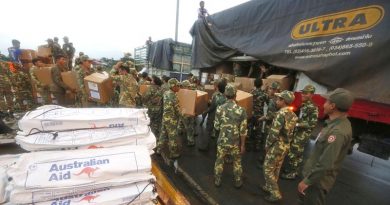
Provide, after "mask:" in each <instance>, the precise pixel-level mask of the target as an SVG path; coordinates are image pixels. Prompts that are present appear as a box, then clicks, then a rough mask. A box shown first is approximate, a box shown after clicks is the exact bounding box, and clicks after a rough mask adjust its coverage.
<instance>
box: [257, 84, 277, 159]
mask: <svg viewBox="0 0 390 205" xmlns="http://www.w3.org/2000/svg"><path fill="white" fill-rule="evenodd" d="M279 91H280V83H278V82H272V84H271V86H270V87H269V88H268V93H267V100H268V102H267V113H266V114H265V115H264V116H263V117H261V118H260V119H259V122H260V123H261V122H263V121H265V129H264V135H265V136H266V137H265V138H264V139H263V140H264V141H266V140H267V137H268V135H269V130H270V127H271V124H272V121H273V119H274V117H275V113H276V112H277V111H278V108H277V107H276V96H275V93H277V92H279ZM264 156H265V152H262V153H261V154H260V156H259V161H260V162H263V160H264Z"/></svg>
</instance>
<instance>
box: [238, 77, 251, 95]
mask: <svg viewBox="0 0 390 205" xmlns="http://www.w3.org/2000/svg"><path fill="white" fill-rule="evenodd" d="M234 82H236V83H241V90H242V91H245V92H248V93H249V92H251V91H252V89H253V88H254V87H255V78H246V77H235V79H234Z"/></svg>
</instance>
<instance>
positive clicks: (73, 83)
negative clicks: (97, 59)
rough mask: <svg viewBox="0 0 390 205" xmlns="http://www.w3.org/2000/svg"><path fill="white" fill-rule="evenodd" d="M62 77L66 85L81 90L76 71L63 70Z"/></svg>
mask: <svg viewBox="0 0 390 205" xmlns="http://www.w3.org/2000/svg"><path fill="white" fill-rule="evenodd" d="M61 78H62V81H63V82H64V83H65V85H67V86H69V87H70V88H72V89H75V90H77V91H78V90H80V85H79V83H78V82H77V74H76V72H75V71H67V72H62V73H61Z"/></svg>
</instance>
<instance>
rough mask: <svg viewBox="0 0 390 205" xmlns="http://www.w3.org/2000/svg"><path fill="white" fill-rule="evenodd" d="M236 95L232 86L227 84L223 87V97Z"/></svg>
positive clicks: (235, 90)
mask: <svg viewBox="0 0 390 205" xmlns="http://www.w3.org/2000/svg"><path fill="white" fill-rule="evenodd" d="M236 93H237V89H236V88H235V87H234V85H233V84H230V83H229V84H227V85H226V87H225V95H226V96H235V95H236Z"/></svg>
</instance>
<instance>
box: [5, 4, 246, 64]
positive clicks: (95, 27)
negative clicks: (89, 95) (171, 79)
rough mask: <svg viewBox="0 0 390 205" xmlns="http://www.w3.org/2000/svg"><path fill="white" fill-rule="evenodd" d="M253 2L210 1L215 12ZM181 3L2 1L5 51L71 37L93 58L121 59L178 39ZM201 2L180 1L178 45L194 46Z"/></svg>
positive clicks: (31, 47) (33, 46)
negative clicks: (139, 49)
mask: <svg viewBox="0 0 390 205" xmlns="http://www.w3.org/2000/svg"><path fill="white" fill-rule="evenodd" d="M246 1H248V0H205V7H206V9H207V10H208V11H209V13H210V14H213V13H216V12H219V11H222V10H225V9H228V8H231V7H233V6H236V5H239V4H241V3H244V2H246ZM176 2H177V0H2V2H1V7H2V12H1V14H0V16H1V19H2V23H1V24H0V27H1V29H0V51H1V53H2V54H6V55H8V51H7V48H8V47H10V46H12V44H11V40H12V39H18V40H19V41H20V42H21V48H22V49H23V48H25V49H35V50H36V49H37V47H38V46H39V45H43V44H46V39H47V38H53V37H54V36H57V37H58V38H59V39H60V44H61V45H62V43H63V42H62V38H63V37H64V36H68V37H69V39H70V42H72V43H73V45H74V46H75V48H76V54H78V52H80V51H83V52H84V53H85V54H87V55H89V56H90V57H92V58H101V57H108V58H114V59H118V58H120V57H122V56H123V53H124V52H130V53H132V54H133V53H134V48H135V47H138V46H142V45H144V44H145V41H146V40H147V38H148V37H149V36H151V37H152V40H153V41H156V40H161V39H165V38H172V39H174V38H175V21H176ZM198 8H199V0H180V9H179V33H178V41H179V42H185V43H191V41H192V38H191V35H190V34H189V30H190V29H191V27H192V25H193V23H194V21H195V20H196V19H197V9H198Z"/></svg>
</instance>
